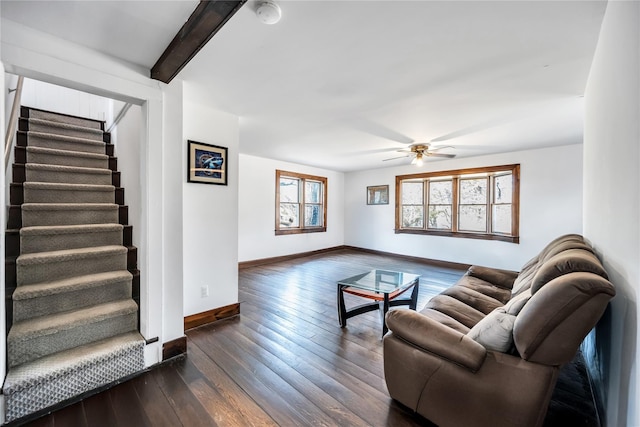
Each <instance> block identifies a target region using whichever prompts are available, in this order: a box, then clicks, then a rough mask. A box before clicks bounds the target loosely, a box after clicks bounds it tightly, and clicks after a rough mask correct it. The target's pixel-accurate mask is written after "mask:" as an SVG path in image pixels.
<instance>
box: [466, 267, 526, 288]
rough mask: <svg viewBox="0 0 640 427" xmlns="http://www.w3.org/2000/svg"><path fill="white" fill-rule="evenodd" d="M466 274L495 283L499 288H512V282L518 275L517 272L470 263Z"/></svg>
mask: <svg viewBox="0 0 640 427" xmlns="http://www.w3.org/2000/svg"><path fill="white" fill-rule="evenodd" d="M467 274H468V275H469V276H472V277H477V278H478V279H482V280H485V281H487V282H489V283H491V284H492V285H496V286H498V287H499V288H503V289H511V288H513V282H514V281H515V280H516V277H518V272H516V271H510V270H500V269H497V268H489V267H480V266H477V265H472V266H471V267H469V270H468V271H467Z"/></svg>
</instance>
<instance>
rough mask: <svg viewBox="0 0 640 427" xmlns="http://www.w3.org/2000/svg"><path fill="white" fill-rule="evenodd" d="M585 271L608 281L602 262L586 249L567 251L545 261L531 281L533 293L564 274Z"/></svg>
mask: <svg viewBox="0 0 640 427" xmlns="http://www.w3.org/2000/svg"><path fill="white" fill-rule="evenodd" d="M577 271H585V272H590V273H593V274H597V275H598V276H601V277H604V278H605V279H608V276H607V272H606V271H605V270H604V267H603V266H602V264H601V263H600V260H598V258H597V257H596V256H595V255H594V254H593V252H591V251H590V250H585V249H582V248H580V249H565V250H564V251H561V252H559V253H557V254H555V255H553V256H551V257H550V258H548V259H547V260H546V261H544V262H543V263H542V264H541V265H540V266H539V267H538V269H537V271H536V274H535V275H534V276H533V279H532V281H531V293H532V294H535V293H536V292H538V290H539V289H540V288H541V287H543V286H544V285H545V284H546V283H548V282H550V281H551V280H553V279H555V278H556V277H560V276H562V275H564V274H568V273H573V272H577Z"/></svg>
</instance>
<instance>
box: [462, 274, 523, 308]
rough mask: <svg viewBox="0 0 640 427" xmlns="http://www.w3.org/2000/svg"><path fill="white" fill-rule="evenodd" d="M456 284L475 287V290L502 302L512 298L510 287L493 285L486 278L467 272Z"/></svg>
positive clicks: (504, 302)
mask: <svg viewBox="0 0 640 427" xmlns="http://www.w3.org/2000/svg"><path fill="white" fill-rule="evenodd" d="M454 286H464V287H466V288H469V289H473V290H474V291H478V292H480V293H481V294H483V295H486V296H488V297H491V298H493V299H495V300H497V301H500V302H501V303H502V304H506V302H507V301H509V300H510V299H511V291H510V290H509V289H504V288H501V287H499V286H495V285H492V284H491V283H489V282H487V281H486V280H482V279H479V278H477V277H473V276H469V275H466V274H465V275H464V276H462V277H461V278H460V280H458V283H456V284H455V285H454Z"/></svg>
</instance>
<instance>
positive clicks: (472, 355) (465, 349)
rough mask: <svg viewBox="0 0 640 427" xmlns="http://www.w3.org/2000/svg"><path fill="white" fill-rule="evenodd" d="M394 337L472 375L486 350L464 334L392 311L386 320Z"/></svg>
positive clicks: (411, 313)
mask: <svg viewBox="0 0 640 427" xmlns="http://www.w3.org/2000/svg"><path fill="white" fill-rule="evenodd" d="M386 322H387V327H388V328H389V330H390V331H392V332H393V334H394V335H396V336H398V337H400V338H402V339H403V340H405V341H407V342H409V343H411V344H413V345H415V346H416V347H419V348H421V349H424V350H425V351H427V352H429V353H432V354H435V355H437V356H439V357H441V358H443V359H447V360H448V361H450V362H452V363H455V364H457V365H460V366H463V367H465V368H467V369H469V370H470V371H472V372H476V371H477V370H478V369H480V366H482V363H483V362H484V359H485V357H486V355H487V350H486V349H485V348H484V347H483V346H482V345H481V344H478V343H477V342H475V341H474V340H472V339H471V338H469V337H467V336H466V335H465V334H463V333H461V332H458V331H456V330H454V329H451V328H449V327H448V326H445V325H443V324H441V323H439V322H437V321H435V320H433V319H431V318H429V317H427V316H424V315H422V314H420V313H417V312H415V311H413V310H392V311H389V312H388V313H387V316H386Z"/></svg>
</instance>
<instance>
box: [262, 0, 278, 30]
mask: <svg viewBox="0 0 640 427" xmlns="http://www.w3.org/2000/svg"><path fill="white" fill-rule="evenodd" d="M256 15H257V16H258V19H259V20H260V21H261V22H262V23H264V24H267V25H273V24H277V23H278V21H280V18H281V17H282V11H281V10H280V6H278V5H277V4H276V2H274V1H272V0H263V1H261V2H259V4H258V8H257V9H256Z"/></svg>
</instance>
